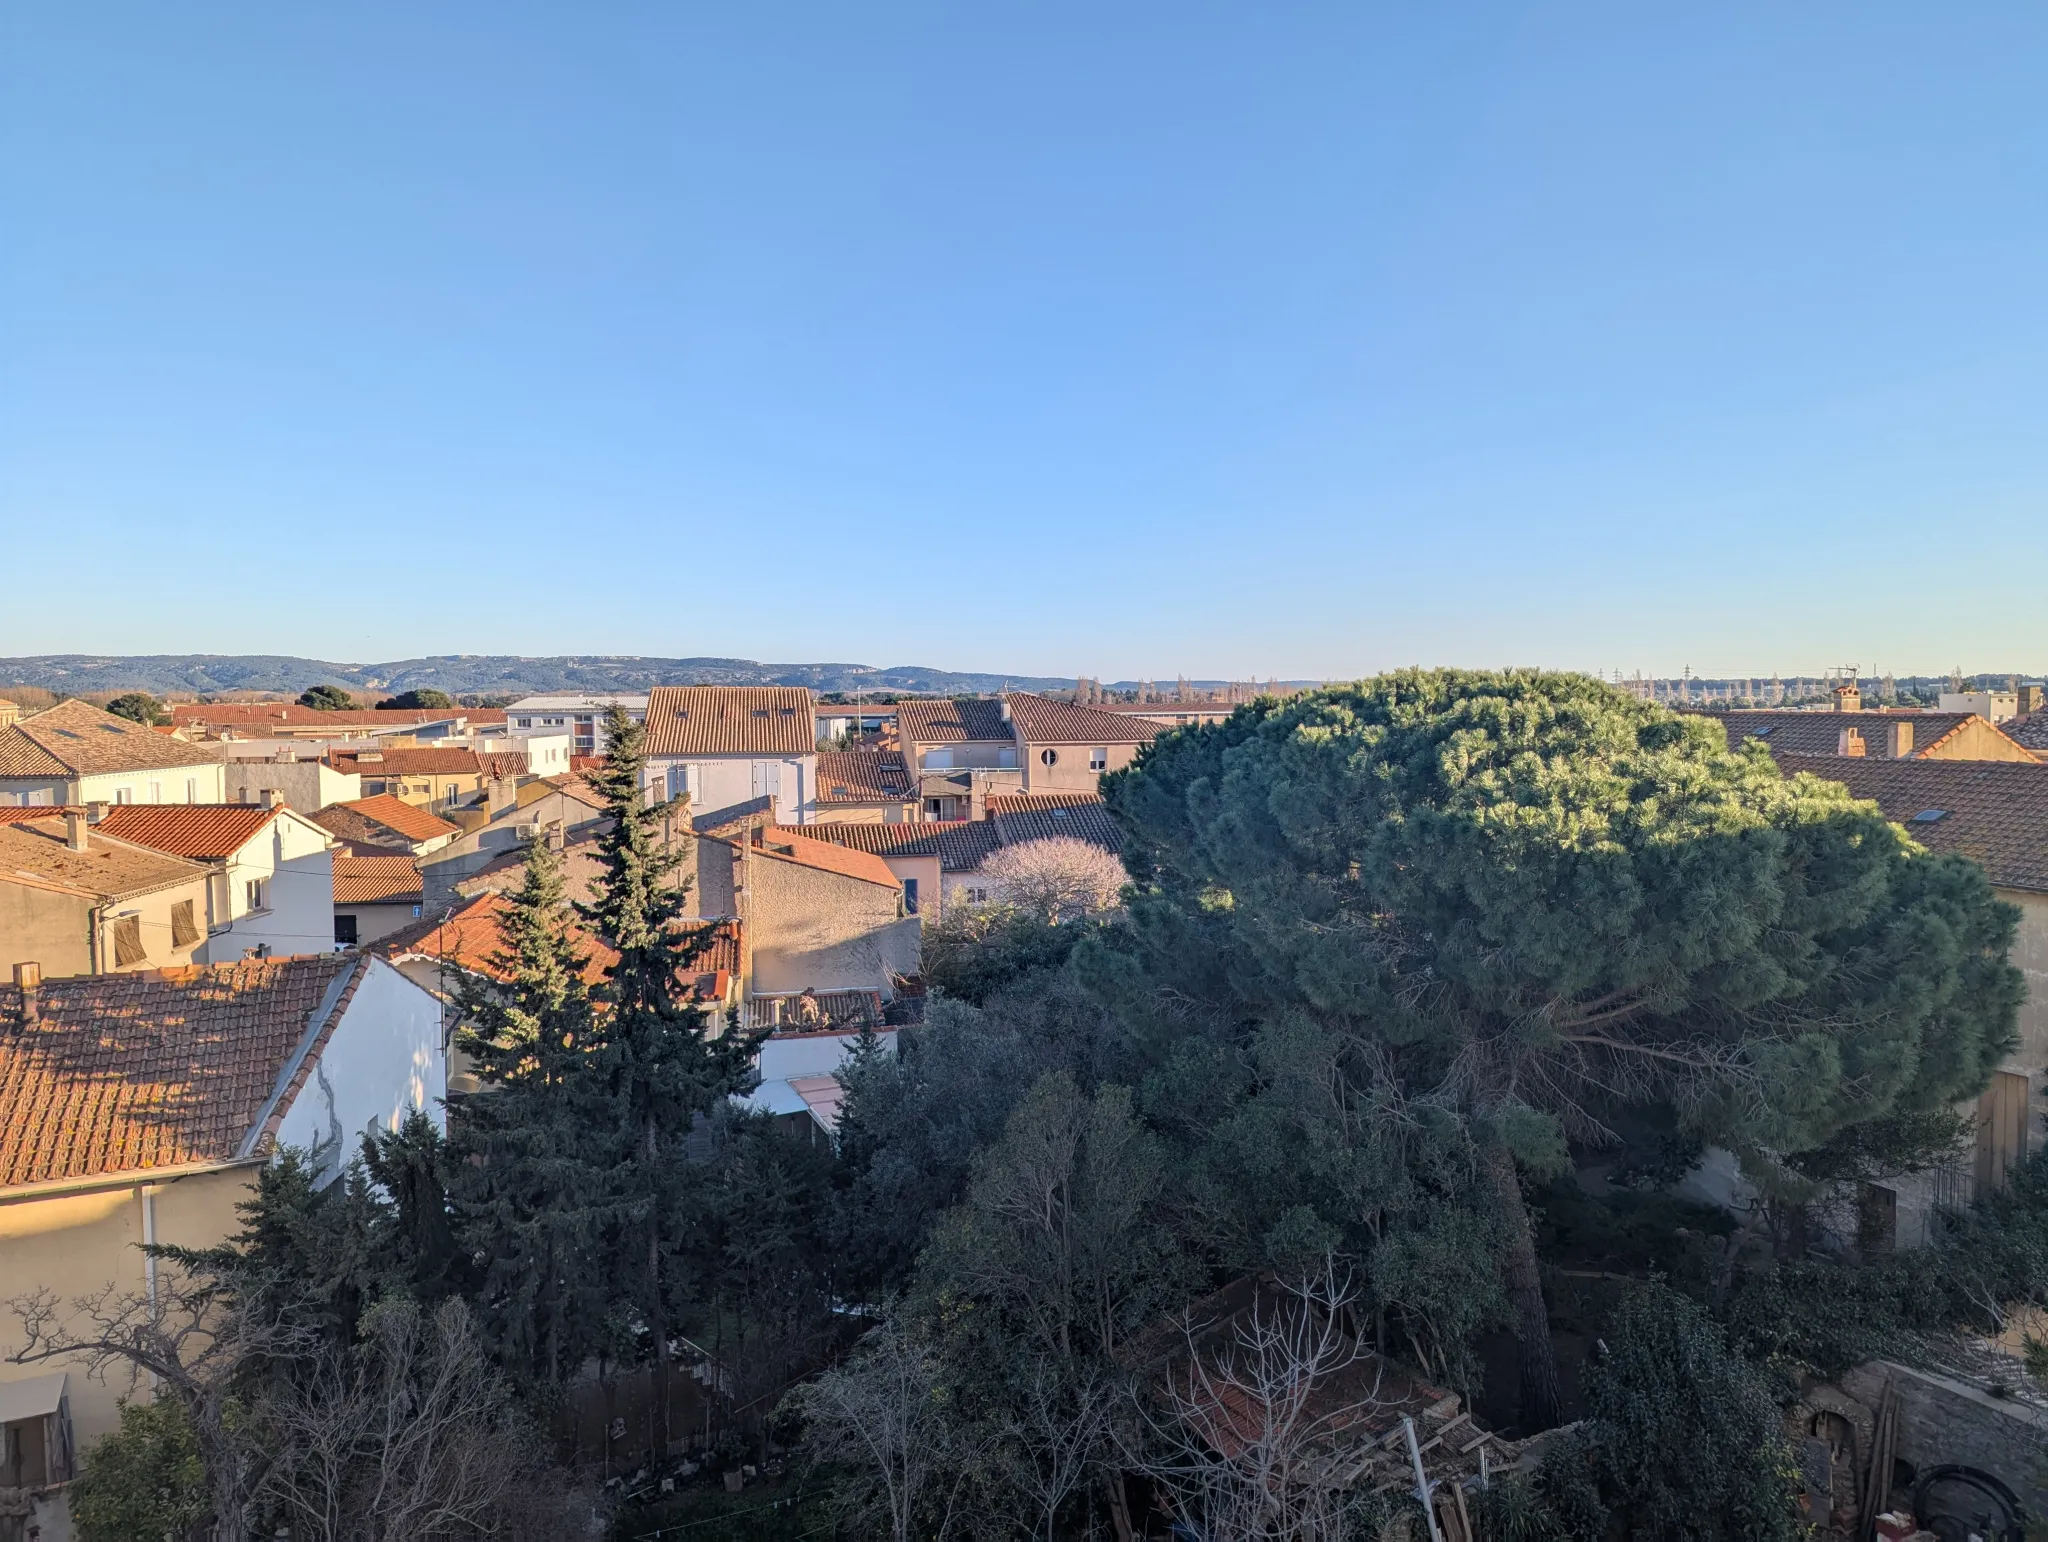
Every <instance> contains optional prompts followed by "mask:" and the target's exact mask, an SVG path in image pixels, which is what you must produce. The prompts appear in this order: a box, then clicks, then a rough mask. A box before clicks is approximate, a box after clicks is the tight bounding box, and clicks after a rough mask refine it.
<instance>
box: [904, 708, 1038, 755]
mask: <svg viewBox="0 0 2048 1542" xmlns="http://www.w3.org/2000/svg"><path fill="white" fill-rule="evenodd" d="M896 737H897V739H898V740H899V741H900V742H902V743H903V744H906V745H910V744H965V743H967V742H968V741H970V740H972V741H974V742H975V743H984V742H987V741H990V740H996V741H1000V742H1001V743H1004V744H1014V743H1015V742H1016V735H1015V734H1013V733H1012V732H1011V731H1010V725H1009V722H1008V721H1007V720H1006V719H1005V718H1004V717H1003V704H1002V703H1001V702H999V701H986V700H980V699H977V700H973V701H902V702H898V703H897V704H896Z"/></svg>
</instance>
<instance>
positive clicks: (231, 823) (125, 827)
mask: <svg viewBox="0 0 2048 1542" xmlns="http://www.w3.org/2000/svg"><path fill="white" fill-rule="evenodd" d="M282 812H283V811H282V810H281V809H274V808H258V807H256V806H255V805H253V804H246V803H117V804H115V805H114V806H113V807H112V808H110V809H108V810H107V811H106V813H105V814H104V815H103V816H102V817H101V819H100V822H99V823H98V824H97V825H95V826H94V827H93V828H94V829H95V830H96V831H98V832H99V833H100V834H103V835H111V836H115V837H117V838H118V839H120V840H124V841H133V842H135V843H136V845H138V846H148V847H151V848H153V849H155V850H157V851H168V852H169V853H170V854H171V855H172V856H174V857H194V858H197V859H199V860H201V861H212V860H219V859H221V858H224V857H231V856H233V855H234V854H235V853H236V852H238V851H240V850H241V849H242V848H243V847H244V846H246V845H248V844H249V842H250V841H252V840H254V839H255V838H256V836H257V835H259V834H260V833H261V832H262V831H264V830H265V829H267V828H269V825H270V822H271V821H272V820H273V819H276V818H277V817H278V815H279V814H280V813H282Z"/></svg>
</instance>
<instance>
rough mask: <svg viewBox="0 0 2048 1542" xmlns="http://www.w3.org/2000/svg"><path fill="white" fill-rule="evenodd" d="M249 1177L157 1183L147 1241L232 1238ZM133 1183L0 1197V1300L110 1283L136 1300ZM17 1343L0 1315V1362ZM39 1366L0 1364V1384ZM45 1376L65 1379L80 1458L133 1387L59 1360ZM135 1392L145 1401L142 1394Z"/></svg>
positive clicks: (12, 1322) (65, 1293) (137, 1228)
mask: <svg viewBox="0 0 2048 1542" xmlns="http://www.w3.org/2000/svg"><path fill="white" fill-rule="evenodd" d="M253 1171H254V1169H253V1168H251V1167H248V1166H240V1167H233V1168H228V1169H225V1170H216V1171H209V1172H201V1173H195V1174H191V1175H188V1176H186V1177H182V1178H174V1179H171V1180H169V1181H160V1182H158V1183H157V1184H156V1185H155V1193H154V1197H153V1200H152V1203H153V1205H154V1208H155V1212H156V1216H155V1221H156V1240H157V1241H158V1242H160V1243H168V1244H176V1245H179V1246H183V1247H195V1248H198V1247H209V1246H211V1245H213V1244H214V1243H217V1242H220V1241H223V1240H224V1239H226V1238H228V1237H230V1236H233V1235H234V1234H235V1232H237V1231H238V1230H240V1227H241V1222H240V1218H239V1217H238V1216H236V1214H235V1204H236V1202H237V1201H238V1200H241V1199H243V1198H245V1197H246V1196H247V1194H248V1190H249V1178H250V1175H251V1173H252V1172H253ZM139 1177H140V1175H131V1177H130V1178H129V1180H128V1181H126V1182H123V1183H120V1184H118V1185H116V1186H112V1187H106V1188H98V1189H93V1190H90V1191H87V1192H84V1193H70V1194H56V1195H48V1196H43V1197H35V1196H29V1197H24V1196H23V1195H22V1194H21V1193H20V1192H19V1191H14V1192H12V1193H10V1192H6V1191H0V1300H12V1299H13V1298H14V1297H16V1296H21V1295H26V1294H29V1293H31V1292H33V1291H37V1290H48V1291H51V1292H53V1293H54V1294H55V1295H56V1296H57V1298H58V1299H59V1300H60V1301H63V1302H67V1303H68V1302H70V1301H72V1300H74V1299H76V1298H77V1297H80V1296H88V1295H96V1294H98V1292H99V1291H101V1290H102V1289H104V1288H105V1287H106V1286H108V1285H110V1284H111V1285H113V1286H114V1287H115V1288H116V1289H117V1290H119V1291H122V1292H127V1293H132V1294H135V1295H143V1294H146V1292H147V1291H148V1288H149V1277H148V1270H147V1267H146V1260H145V1259H144V1257H143V1254H142V1251H141V1243H142V1239H143V1197H142V1191H141V1187H140V1184H139V1182H138V1181H137V1179H138V1178H139ZM166 1267H168V1266H165V1265H159V1268H166ZM21 1346H22V1337H21V1322H20V1320H19V1319H18V1318H17V1317H16V1316H15V1315H14V1314H13V1313H12V1312H8V1311H4V1310H0V1362H4V1361H5V1359H6V1357H7V1356H8V1355H11V1354H13V1353H14V1352H15V1351H16V1350H17V1349H19V1348H21ZM43 1369H44V1368H42V1367H36V1368H30V1367H23V1366H12V1365H6V1364H4V1363H0V1377H6V1378H12V1377H15V1376H29V1375H37V1374H40V1373H41V1371H42V1370H43ZM48 1369H54V1370H67V1371H69V1372H70V1373H71V1385H70V1399H71V1426H72V1434H73V1439H74V1441H75V1442H76V1447H75V1448H76V1449H77V1450H78V1451H79V1453H80V1454H81V1455H83V1454H84V1452H85V1451H87V1450H88V1449H89V1448H90V1447H91V1445H92V1443H93V1442H94V1441H95V1440H97V1439H99V1438H100V1437H101V1436H102V1435H105V1434H106V1433H107V1432H108V1431H110V1430H112V1429H113V1428H114V1427H115V1426H116V1425H117V1424H118V1423H119V1422H120V1412H119V1405H120V1399H121V1398H122V1397H123V1396H127V1395H129V1394H130V1393H131V1392H135V1391H137V1390H138V1389H136V1388H135V1387H134V1386H132V1385H131V1383H130V1381H129V1379H128V1378H127V1377H126V1376H124V1375H121V1374H120V1373H119V1372H117V1371H113V1370H110V1371H109V1372H108V1373H107V1378H106V1381H105V1382H104V1383H101V1382H98V1381H95V1380H93V1379H92V1378H90V1377H88V1376H87V1375H86V1374H85V1371H84V1367H83V1366H81V1365H76V1364H72V1365H65V1364H63V1363H61V1362H59V1363H54V1364H53V1365H51V1366H50V1367H48ZM140 1390H141V1392H142V1395H145V1396H146V1395H147V1389H146V1387H145V1388H143V1389H140Z"/></svg>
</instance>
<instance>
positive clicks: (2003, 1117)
mask: <svg viewBox="0 0 2048 1542" xmlns="http://www.w3.org/2000/svg"><path fill="white" fill-rule="evenodd" d="M2027 1091H2028V1088H2027V1079H2026V1077H2024V1076H2022V1075H2020V1074H2018V1073H2017V1072H2014V1071H1994V1072H1993V1073H1992V1075H1991V1085H1990V1086H1988V1087H1986V1088H1985V1089H1984V1092H1983V1095H1982V1096H1981V1097H1979V1098H1978V1099H1977V1192H1978V1193H1979V1194H1988V1193H1990V1192H1991V1191H1992V1190H1994V1189H2002V1188H2004V1187H2005V1184H2006V1180H2007V1179H2008V1178H2009V1177H2010V1176H2011V1175H2012V1170H2013V1169H2014V1168H2015V1167H2017V1166H2019V1165H2020V1162H2021V1161H2022V1160H2023V1159H2024V1158H2025V1157H2026V1154H2027Z"/></svg>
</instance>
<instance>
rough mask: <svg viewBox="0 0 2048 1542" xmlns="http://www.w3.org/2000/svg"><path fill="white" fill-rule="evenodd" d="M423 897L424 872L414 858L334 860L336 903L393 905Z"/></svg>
mask: <svg viewBox="0 0 2048 1542" xmlns="http://www.w3.org/2000/svg"><path fill="white" fill-rule="evenodd" d="M419 897H420V870H419V868H418V867H417V866H415V865H414V863H413V859H412V858H411V857H344V856H337V857H336V858H335V859H334V903H335V904H337V905H392V904H399V903H402V902H404V901H406V900H411V901H413V902H414V903H417V902H418V901H419Z"/></svg>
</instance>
